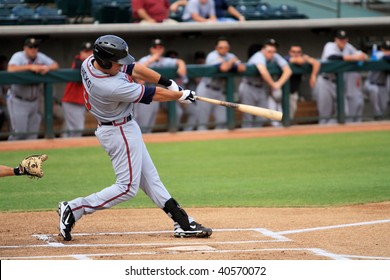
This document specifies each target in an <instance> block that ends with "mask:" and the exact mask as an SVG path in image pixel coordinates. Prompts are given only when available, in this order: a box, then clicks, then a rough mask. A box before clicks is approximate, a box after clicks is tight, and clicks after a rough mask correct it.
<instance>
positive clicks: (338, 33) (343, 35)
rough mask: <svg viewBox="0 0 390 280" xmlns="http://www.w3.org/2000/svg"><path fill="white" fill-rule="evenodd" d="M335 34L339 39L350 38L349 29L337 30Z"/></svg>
mask: <svg viewBox="0 0 390 280" xmlns="http://www.w3.org/2000/svg"><path fill="white" fill-rule="evenodd" d="M334 36H335V37H336V38H338V39H347V38H348V34H347V31H345V30H342V29H339V30H336V32H335V34H334Z"/></svg>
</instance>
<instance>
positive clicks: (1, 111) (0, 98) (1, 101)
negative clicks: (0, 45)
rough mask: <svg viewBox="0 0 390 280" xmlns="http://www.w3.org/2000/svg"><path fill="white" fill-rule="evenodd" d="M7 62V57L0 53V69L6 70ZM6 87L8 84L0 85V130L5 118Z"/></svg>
mask: <svg viewBox="0 0 390 280" xmlns="http://www.w3.org/2000/svg"><path fill="white" fill-rule="evenodd" d="M7 64H8V58H7V57H6V56H5V55H0V71H6V70H7ZM8 88H9V86H8V85H0V131H1V130H2V128H3V125H4V123H5V122H6V120H7V113H6V111H7V109H6V106H5V105H6V101H5V96H6V94H7V91H8Z"/></svg>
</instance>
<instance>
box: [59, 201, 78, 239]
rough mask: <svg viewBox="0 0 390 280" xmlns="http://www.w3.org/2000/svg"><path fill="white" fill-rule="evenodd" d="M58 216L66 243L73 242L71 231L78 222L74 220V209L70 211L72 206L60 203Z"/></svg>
mask: <svg viewBox="0 0 390 280" xmlns="http://www.w3.org/2000/svg"><path fill="white" fill-rule="evenodd" d="M58 216H60V226H59V230H60V235H61V236H62V237H63V238H64V240H66V241H70V240H72V235H71V234H70V231H71V230H72V227H73V226H74V224H75V222H76V221H75V219H74V216H73V213H72V209H70V206H69V205H68V202H66V201H63V202H60V203H58Z"/></svg>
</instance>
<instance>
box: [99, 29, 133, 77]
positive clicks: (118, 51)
mask: <svg viewBox="0 0 390 280" xmlns="http://www.w3.org/2000/svg"><path fill="white" fill-rule="evenodd" d="M93 56H94V57H95V59H96V61H97V63H98V64H99V65H100V66H101V67H102V68H104V69H110V68H111V67H112V63H111V62H116V63H119V64H131V63H133V62H134V61H135V59H134V57H132V56H131V55H130V54H129V47H128V46H127V43H126V42H125V41H124V40H123V39H122V38H120V37H118V36H115V35H104V36H101V37H99V38H98V39H97V40H96V41H95V43H94V45H93Z"/></svg>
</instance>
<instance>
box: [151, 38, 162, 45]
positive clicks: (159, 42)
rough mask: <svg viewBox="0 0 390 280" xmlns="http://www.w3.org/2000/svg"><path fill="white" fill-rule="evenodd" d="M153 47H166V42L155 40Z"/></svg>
mask: <svg viewBox="0 0 390 280" xmlns="http://www.w3.org/2000/svg"><path fill="white" fill-rule="evenodd" d="M151 46H152V47H155V46H164V42H163V41H162V40H161V39H158V38H157V39H154V40H153V41H152V44H151Z"/></svg>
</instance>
